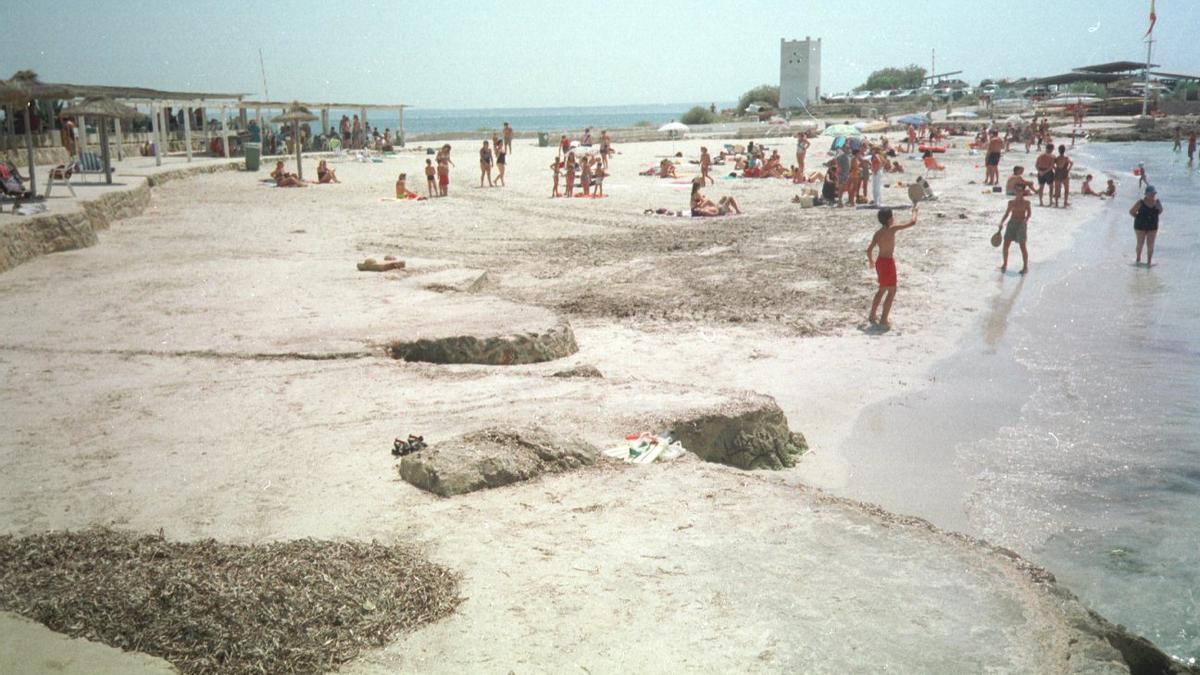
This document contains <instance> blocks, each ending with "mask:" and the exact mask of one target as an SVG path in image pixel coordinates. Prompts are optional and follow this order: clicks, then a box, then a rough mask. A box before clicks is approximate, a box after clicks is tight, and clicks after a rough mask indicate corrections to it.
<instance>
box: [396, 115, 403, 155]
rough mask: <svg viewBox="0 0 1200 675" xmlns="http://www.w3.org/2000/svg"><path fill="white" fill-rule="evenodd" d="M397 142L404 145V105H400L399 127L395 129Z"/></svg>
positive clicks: (401, 145)
mask: <svg viewBox="0 0 1200 675" xmlns="http://www.w3.org/2000/svg"><path fill="white" fill-rule="evenodd" d="M396 139H397V144H398V145H399V146H400V147H402V148H403V147H404V106H401V107H400V128H398V129H396Z"/></svg>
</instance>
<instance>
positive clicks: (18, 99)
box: [0, 70, 72, 196]
mask: <svg viewBox="0 0 1200 675" xmlns="http://www.w3.org/2000/svg"><path fill="white" fill-rule="evenodd" d="M71 96H72V94H71V90H70V89H68V88H67V87H65V86H63V85H61V84H46V83H45V82H42V81H41V80H39V79H38V76H37V73H35V72H33V71H32V70H21V71H17V73H16V74H14V75H13V76H12V78H11V79H8V80H0V102H3V103H6V104H8V105H10V106H13V107H14V108H15V107H16V106H21V107H22V108H24V109H25V152H26V154H27V155H28V157H29V192H30V193H31V194H33V195H34V196H36V195H37V177H36V175H35V174H34V164H33V130H32V129H31V128H30V124H29V104H30V103H31V102H33V101H34V100H35V99H39V98H70V97H71ZM10 110H11V108H10Z"/></svg>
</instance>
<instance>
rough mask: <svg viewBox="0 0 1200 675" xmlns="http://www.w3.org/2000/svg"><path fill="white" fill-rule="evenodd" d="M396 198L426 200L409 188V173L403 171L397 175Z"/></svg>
mask: <svg viewBox="0 0 1200 675" xmlns="http://www.w3.org/2000/svg"><path fill="white" fill-rule="evenodd" d="M396 199H398V200H401V201H403V200H408V199H414V200H417V201H424V199H425V198H424V197H422V196H421V195H419V194H417V193H415V192H413V191H412V190H409V189H408V174H406V173H402V174H400V175H399V176H397V177H396Z"/></svg>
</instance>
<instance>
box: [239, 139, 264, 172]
mask: <svg viewBox="0 0 1200 675" xmlns="http://www.w3.org/2000/svg"><path fill="white" fill-rule="evenodd" d="M242 147H244V148H245V149H246V170H247V171H258V161H259V159H261V158H262V144H261V143H247V144H245V145H244V146H242Z"/></svg>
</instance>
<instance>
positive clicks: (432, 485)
mask: <svg viewBox="0 0 1200 675" xmlns="http://www.w3.org/2000/svg"><path fill="white" fill-rule="evenodd" d="M599 457H600V451H599V450H597V449H596V448H595V446H592V445H590V444H588V443H586V442H583V441H580V440H576V439H571V438H566V437H563V436H559V435H557V434H553V433H550V432H548V431H545V430H544V429H541V428H539V427H531V428H527V429H521V430H515V429H506V428H499V427H495V428H489V429H484V430H482V431H476V432H472V433H469V434H465V435H463V436H460V437H458V438H455V439H453V440H450V441H446V442H444V443H438V444H435V445H433V446H430V447H428V448H426V449H424V450H421V451H420V452H417V453H416V454H413V455H409V456H407V457H404V458H403V459H401V460H400V477H401V478H403V479H404V480H406V481H408V482H409V483H411V484H413V485H415V486H417V487H419V488H421V489H422V490H426V491H428V492H432V493H434V494H437V495H441V496H443V497H450V496H452V495H459V494H463V493H466V492H474V491H475V490H484V489H488V488H494V487H500V486H501V485H508V484H510V483H517V482H520V481H524V480H529V479H530V478H533V477H535V476H539V475H541V474H544V473H557V472H561V471H570V470H572V469H578V468H580V467H583V466H587V465H590V464H595V463H596V460H597V459H598V458H599Z"/></svg>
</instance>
